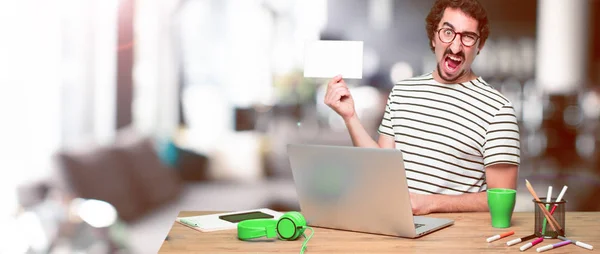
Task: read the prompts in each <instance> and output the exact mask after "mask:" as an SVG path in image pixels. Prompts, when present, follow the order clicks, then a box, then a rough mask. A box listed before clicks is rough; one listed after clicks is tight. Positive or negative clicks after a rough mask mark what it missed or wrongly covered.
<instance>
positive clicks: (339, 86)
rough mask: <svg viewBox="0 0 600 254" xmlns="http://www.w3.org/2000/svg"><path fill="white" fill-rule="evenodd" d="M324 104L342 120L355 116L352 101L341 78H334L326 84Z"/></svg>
mask: <svg viewBox="0 0 600 254" xmlns="http://www.w3.org/2000/svg"><path fill="white" fill-rule="evenodd" d="M325 104H326V105H327V106H329V107H330V108H332V109H333V110H334V111H335V112H336V113H338V114H339V115H340V116H341V117H342V118H343V119H344V120H348V119H350V118H351V117H353V116H354V115H355V114H356V110H355V108H354V100H353V99H352V95H351V94H350V90H348V86H347V85H346V82H344V80H343V79H342V76H340V75H338V76H335V77H334V78H333V79H331V80H330V81H329V83H328V84H327V92H326V93H325Z"/></svg>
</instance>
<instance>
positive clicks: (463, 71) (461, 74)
mask: <svg viewBox="0 0 600 254" xmlns="http://www.w3.org/2000/svg"><path fill="white" fill-rule="evenodd" d="M441 64H442V63H438V64H437V71H438V74H440V78H442V79H443V80H444V81H446V82H454V81H456V80H457V79H459V78H460V77H462V76H463V75H465V72H466V70H462V71H461V72H460V73H459V74H458V75H456V77H455V78H449V77H446V73H444V72H442V68H440V65H441Z"/></svg>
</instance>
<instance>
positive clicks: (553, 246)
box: [535, 240, 571, 252]
mask: <svg viewBox="0 0 600 254" xmlns="http://www.w3.org/2000/svg"><path fill="white" fill-rule="evenodd" d="M569 243H571V240H566V241H562V242H560V243H555V244H548V245H546V246H543V247H539V248H537V249H536V250H535V251H537V252H542V251H547V250H550V249H554V248H558V247H560V246H565V245H567V244H569Z"/></svg>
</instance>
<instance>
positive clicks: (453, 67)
mask: <svg viewBox="0 0 600 254" xmlns="http://www.w3.org/2000/svg"><path fill="white" fill-rule="evenodd" d="M463 61H464V59H463V58H462V57H460V56H456V55H450V54H448V55H446V57H444V69H445V71H446V72H447V73H448V74H456V73H457V71H458V70H460V67H461V65H462V63H463Z"/></svg>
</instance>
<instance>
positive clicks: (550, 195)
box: [542, 186, 552, 235]
mask: <svg viewBox="0 0 600 254" xmlns="http://www.w3.org/2000/svg"><path fill="white" fill-rule="evenodd" d="M551 201H552V186H548V195H546V203H550V202H551ZM546 210H550V204H546ZM545 234H546V218H544V225H543V226H542V235H545Z"/></svg>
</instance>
